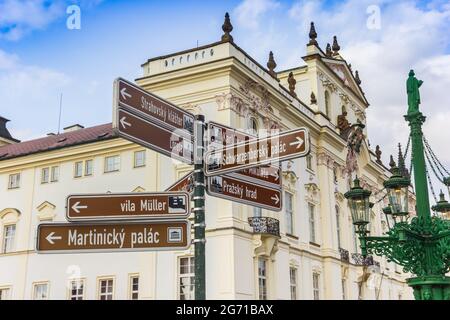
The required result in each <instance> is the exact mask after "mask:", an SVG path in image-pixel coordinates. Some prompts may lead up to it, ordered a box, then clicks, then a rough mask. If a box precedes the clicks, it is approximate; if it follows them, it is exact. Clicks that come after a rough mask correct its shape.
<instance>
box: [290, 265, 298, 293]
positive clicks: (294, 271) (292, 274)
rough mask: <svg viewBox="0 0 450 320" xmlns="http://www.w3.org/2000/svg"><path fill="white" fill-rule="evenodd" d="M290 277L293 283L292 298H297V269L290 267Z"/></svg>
mask: <svg viewBox="0 0 450 320" xmlns="http://www.w3.org/2000/svg"><path fill="white" fill-rule="evenodd" d="M289 279H290V284H291V300H297V269H296V268H294V267H290V268H289Z"/></svg>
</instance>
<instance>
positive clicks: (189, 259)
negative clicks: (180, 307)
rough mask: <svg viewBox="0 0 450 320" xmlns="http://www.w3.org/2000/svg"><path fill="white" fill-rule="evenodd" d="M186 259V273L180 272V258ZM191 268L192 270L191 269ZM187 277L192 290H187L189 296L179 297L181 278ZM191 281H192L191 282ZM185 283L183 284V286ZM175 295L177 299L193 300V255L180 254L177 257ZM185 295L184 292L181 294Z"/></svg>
mask: <svg viewBox="0 0 450 320" xmlns="http://www.w3.org/2000/svg"><path fill="white" fill-rule="evenodd" d="M183 259H188V264H187V266H188V269H189V270H188V271H189V272H188V273H181V260H183ZM191 268H192V270H191ZM182 278H188V279H189V286H191V287H192V290H189V294H188V295H189V298H188V299H181V295H182V293H181V292H182V290H181V279H182ZM191 281H193V282H191ZM185 286H186V285H183V287H185ZM177 295H178V300H195V257H194V256H180V257H178V268H177ZM183 295H184V296H186V295H185V294H183Z"/></svg>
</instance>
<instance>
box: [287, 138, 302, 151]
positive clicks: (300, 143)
mask: <svg viewBox="0 0 450 320" xmlns="http://www.w3.org/2000/svg"><path fill="white" fill-rule="evenodd" d="M295 139H296V140H297V141H294V142H291V143H289V145H290V146H295V145H297V148H296V149H299V148H300V147H301V146H302V145H303V142H304V141H303V139H302V138H300V137H295Z"/></svg>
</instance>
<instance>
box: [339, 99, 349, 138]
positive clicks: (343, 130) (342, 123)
mask: <svg viewBox="0 0 450 320" xmlns="http://www.w3.org/2000/svg"><path fill="white" fill-rule="evenodd" d="M337 127H338V129H339V132H340V136H341V137H342V138H343V139H345V140H347V138H348V135H349V133H350V129H351V125H350V122H348V120H347V111H346V110H345V108H344V106H342V114H340V115H338V117H337Z"/></svg>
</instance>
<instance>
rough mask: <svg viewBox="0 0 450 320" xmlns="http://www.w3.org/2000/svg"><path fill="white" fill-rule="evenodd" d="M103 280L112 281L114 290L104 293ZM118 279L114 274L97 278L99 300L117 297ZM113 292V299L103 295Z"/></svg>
mask: <svg viewBox="0 0 450 320" xmlns="http://www.w3.org/2000/svg"><path fill="white" fill-rule="evenodd" d="M102 281H112V291H111V292H110V293H109V292H105V294H102V292H101V290H102ZM115 282H116V279H115V277H112V276H109V277H108V276H106V277H100V278H97V300H101V301H110V300H114V297H115V291H116V290H115V284H116V283H115ZM109 294H111V299H102V296H103V295H105V296H107V295H109Z"/></svg>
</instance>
